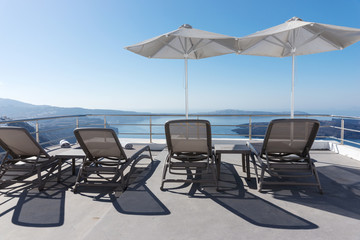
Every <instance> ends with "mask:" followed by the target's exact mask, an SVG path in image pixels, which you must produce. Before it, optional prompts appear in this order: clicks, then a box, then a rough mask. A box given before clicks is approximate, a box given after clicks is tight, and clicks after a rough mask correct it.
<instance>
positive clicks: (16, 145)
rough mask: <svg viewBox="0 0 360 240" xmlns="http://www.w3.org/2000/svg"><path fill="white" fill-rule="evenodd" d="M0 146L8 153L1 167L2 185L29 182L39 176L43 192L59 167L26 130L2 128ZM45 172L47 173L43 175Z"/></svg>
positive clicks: (0, 181)
mask: <svg viewBox="0 0 360 240" xmlns="http://www.w3.org/2000/svg"><path fill="white" fill-rule="evenodd" d="M0 146H1V147H2V148H3V149H4V150H5V151H6V153H5V156H4V158H3V159H2V161H1V165H0V183H11V182H13V183H15V182H29V181H30V180H29V181H26V180H25V179H27V178H29V177H31V176H33V175H35V174H37V181H38V187H39V190H41V189H42V188H43V186H44V184H45V182H46V179H48V177H49V176H50V174H51V173H52V172H53V170H54V169H55V167H56V166H57V165H58V161H57V160H56V159H55V158H54V157H51V156H50V155H49V154H48V153H47V152H46V151H45V150H44V149H43V148H42V147H41V146H40V145H39V144H38V143H37V142H36V141H35V140H34V138H33V137H32V136H31V135H30V133H29V132H28V131H27V130H26V129H25V128H20V127H0ZM44 170H47V173H45V174H43V175H42V171H44ZM31 182H32V181H31Z"/></svg>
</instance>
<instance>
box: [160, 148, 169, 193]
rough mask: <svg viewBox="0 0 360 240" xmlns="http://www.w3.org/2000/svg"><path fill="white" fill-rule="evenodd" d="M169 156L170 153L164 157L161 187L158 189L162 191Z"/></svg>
mask: <svg viewBox="0 0 360 240" xmlns="http://www.w3.org/2000/svg"><path fill="white" fill-rule="evenodd" d="M170 158H171V156H170V155H168V156H167V157H166V160H165V163H164V169H163V174H162V178H161V187H160V190H161V191H164V183H165V177H166V172H167V169H168V166H169V159H170Z"/></svg>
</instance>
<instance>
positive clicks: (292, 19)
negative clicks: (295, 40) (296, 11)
mask: <svg viewBox="0 0 360 240" xmlns="http://www.w3.org/2000/svg"><path fill="white" fill-rule="evenodd" d="M292 21H302V19H301V18H298V17H292V18H290V19H289V20H287V21H286V22H292Z"/></svg>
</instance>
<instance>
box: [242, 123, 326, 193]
mask: <svg viewBox="0 0 360 240" xmlns="http://www.w3.org/2000/svg"><path fill="white" fill-rule="evenodd" d="M319 126H320V124H319V122H318V121H317V120H312V119H277V120H273V121H271V122H270V124H269V126H268V128H267V131H266V134H265V138H264V141H263V143H249V147H250V149H251V151H252V153H253V156H254V155H255V156H256V159H257V160H258V163H259V164H260V168H261V174H260V179H258V174H257V167H256V165H255V172H256V176H257V179H258V183H259V188H258V189H259V191H262V189H263V185H270V184H272V185H311V186H317V187H318V189H319V191H320V192H321V193H322V188H321V185H320V181H319V177H318V174H317V171H316V169H315V165H314V161H313V160H312V159H311V158H310V153H309V151H310V148H311V146H312V144H313V142H314V140H315V138H316V134H317V132H318V129H319ZM265 172H267V173H269V175H270V176H271V177H274V178H275V179H277V180H276V181H265V180H266V178H265ZM305 177H312V178H314V180H315V182H305V181H300V179H302V178H305ZM290 179H293V180H292V181H290ZM295 179H297V181H294V180H295Z"/></svg>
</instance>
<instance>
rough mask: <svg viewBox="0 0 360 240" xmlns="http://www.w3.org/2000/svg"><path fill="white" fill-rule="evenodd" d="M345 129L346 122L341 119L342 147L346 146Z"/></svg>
mask: <svg viewBox="0 0 360 240" xmlns="http://www.w3.org/2000/svg"><path fill="white" fill-rule="evenodd" d="M344 128H345V120H344V119H343V118H342V119H341V134H340V135H341V136H340V139H341V145H344V135H345V134H344V131H345V130H344Z"/></svg>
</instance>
